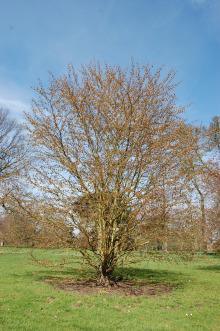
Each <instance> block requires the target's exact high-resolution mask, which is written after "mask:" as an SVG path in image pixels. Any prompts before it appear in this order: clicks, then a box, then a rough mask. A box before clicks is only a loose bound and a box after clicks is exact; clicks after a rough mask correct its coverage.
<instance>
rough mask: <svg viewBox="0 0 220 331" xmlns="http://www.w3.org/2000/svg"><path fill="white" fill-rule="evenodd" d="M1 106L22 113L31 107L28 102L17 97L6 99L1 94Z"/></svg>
mask: <svg viewBox="0 0 220 331" xmlns="http://www.w3.org/2000/svg"><path fill="white" fill-rule="evenodd" d="M0 107H2V108H6V109H8V110H10V111H11V112H13V113H22V112H23V111H27V110H28V109H29V108H30V107H29V105H28V104H26V103H24V102H22V101H20V100H17V99H6V98H2V97H1V96H0Z"/></svg>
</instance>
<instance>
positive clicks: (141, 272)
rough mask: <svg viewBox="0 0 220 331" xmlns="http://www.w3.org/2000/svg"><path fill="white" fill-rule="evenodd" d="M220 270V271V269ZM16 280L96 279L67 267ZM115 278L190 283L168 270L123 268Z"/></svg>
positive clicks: (42, 270) (26, 273) (32, 272)
mask: <svg viewBox="0 0 220 331" xmlns="http://www.w3.org/2000/svg"><path fill="white" fill-rule="evenodd" d="M219 270H220V269H219ZM13 276H15V277H16V278H18V277H20V278H21V279H22V278H23V279H24V278H25V279H26V280H27V281H40V282H42V281H43V282H44V281H54V282H56V281H62V280H64V281H65V280H71V279H72V280H89V279H94V278H95V273H94V272H93V270H91V269H86V268H81V267H79V268H76V267H75V268H74V267H65V268H63V269H59V268H58V269H55V268H49V267H48V268H46V269H45V268H39V269H38V270H36V269H35V270H26V271H24V272H23V273H21V274H17V275H16V274H13ZM115 276H116V278H118V279H121V280H122V279H123V280H125V281H126V280H132V281H137V282H143V283H146V284H155V285H160V284H161V285H170V286H171V287H175V288H180V287H184V285H185V284H186V282H187V281H188V277H187V275H186V274H183V273H181V272H174V271H168V270H156V269H147V268H134V267H123V268H117V270H116V271H115Z"/></svg>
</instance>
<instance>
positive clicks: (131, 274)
mask: <svg viewBox="0 0 220 331" xmlns="http://www.w3.org/2000/svg"><path fill="white" fill-rule="evenodd" d="M116 275H121V276H122V277H123V278H124V279H134V280H137V281H144V282H146V283H150V284H169V285H171V286H174V287H183V286H184V284H185V283H186V281H187V279H186V278H188V277H187V275H185V274H183V273H180V272H174V271H168V270H155V269H145V268H142V269H141V268H132V267H126V268H118V269H117V271H116Z"/></svg>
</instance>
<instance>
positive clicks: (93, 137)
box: [26, 64, 183, 285]
mask: <svg viewBox="0 0 220 331" xmlns="http://www.w3.org/2000/svg"><path fill="white" fill-rule="evenodd" d="M174 76H175V75H174V73H173V72H170V73H168V74H166V75H163V74H162V72H161V69H154V68H153V67H149V66H142V67H139V66H137V65H132V66H131V68H129V69H127V70H123V69H122V68H120V67H112V66H105V67H101V66H100V65H99V64H97V65H89V66H84V67H82V69H81V72H80V74H77V73H76V72H75V71H74V69H73V68H72V67H69V70H68V73H67V75H65V76H63V77H60V78H57V79H56V78H55V77H53V76H52V77H51V80H50V83H49V86H48V87H47V88H44V87H43V86H42V85H41V86H39V87H38V88H37V89H36V92H37V97H36V98H35V100H34V103H33V109H32V112H31V113H27V114H26V116H27V122H28V129H29V133H30V136H31V137H32V144H33V146H34V153H35V154H34V155H35V158H34V160H35V161H34V162H33V164H32V171H31V176H30V182H31V183H32V184H33V185H35V186H36V187H37V190H38V192H42V196H43V197H44V199H45V200H46V201H47V202H48V204H49V205H50V208H51V210H56V213H60V214H62V215H65V218H66V222H69V224H72V225H73V227H74V230H73V231H74V233H75V234H76V236H77V235H79V237H80V235H83V236H84V238H86V241H87V245H88V247H89V249H87V250H83V249H82V250H81V252H82V254H83V256H84V257H85V259H86V261H87V262H88V263H89V264H90V265H91V266H93V267H94V268H95V269H96V271H97V276H98V282H99V283H101V284H104V285H107V284H109V282H110V280H111V278H112V274H113V272H114V269H115V266H116V265H117V264H118V263H119V261H120V260H121V259H122V258H123V257H124V256H125V254H127V253H128V252H130V251H132V250H134V249H135V248H137V247H138V246H139V245H141V244H143V243H144V242H143V237H142V239H141V236H140V233H139V231H140V224H141V222H142V219H143V217H144V212H143V210H144V206H145V204H146V202H147V199H148V196H149V194H150V191H151V189H152V187H153V186H154V183H155V181H157V178H158V176H160V173H161V171H162V169H163V168H164V164H165V163H166V162H167V160H168V159H170V158H172V156H173V155H174V154H175V150H176V144H179V143H180V137H179V136H178V131H179V128H180V126H181V125H182V120H181V119H180V118H179V114H180V113H181V112H182V111H183V109H182V108H180V107H178V106H177V105H176V96H175V82H174ZM160 177H161V176H160ZM146 240H147V238H145V241H146Z"/></svg>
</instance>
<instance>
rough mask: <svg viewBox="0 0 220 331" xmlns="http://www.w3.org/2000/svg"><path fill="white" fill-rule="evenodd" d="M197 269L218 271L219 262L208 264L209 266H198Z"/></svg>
mask: <svg viewBox="0 0 220 331" xmlns="http://www.w3.org/2000/svg"><path fill="white" fill-rule="evenodd" d="M198 269H199V270H203V271H214V272H220V264H215V265H209V266H206V267H199V268H198Z"/></svg>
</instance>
